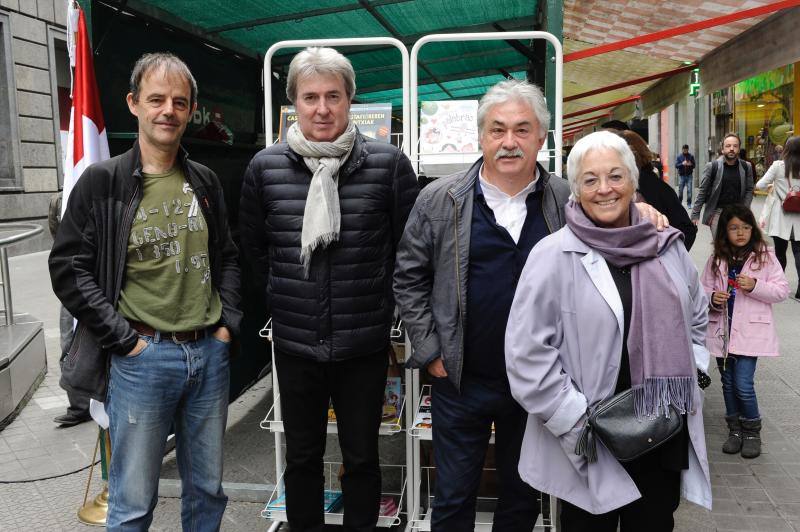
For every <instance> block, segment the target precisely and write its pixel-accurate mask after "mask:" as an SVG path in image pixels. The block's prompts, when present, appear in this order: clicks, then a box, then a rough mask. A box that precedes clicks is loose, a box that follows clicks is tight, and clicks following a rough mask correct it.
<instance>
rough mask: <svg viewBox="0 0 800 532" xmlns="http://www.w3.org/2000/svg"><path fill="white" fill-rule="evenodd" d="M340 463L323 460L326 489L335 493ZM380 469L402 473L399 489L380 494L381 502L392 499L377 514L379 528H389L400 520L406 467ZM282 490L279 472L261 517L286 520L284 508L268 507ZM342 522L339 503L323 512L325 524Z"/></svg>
mask: <svg viewBox="0 0 800 532" xmlns="http://www.w3.org/2000/svg"><path fill="white" fill-rule="evenodd" d="M341 465H342V464H341V463H340V462H325V468H326V470H327V472H326V486H325V488H326V490H328V491H332V492H335V493H340V492H339V491H335V490H333V488H334V487H336V482H334V479H335V478H336V476H337V475H336V473H335V471H338V469H339V466H341ZM381 468H382V469H393V470H398V469H399V470H400V473H401V475H402V483H401V486H400V491H399V492H396V491H388V492H385V493H382V494H381V497H382V499H381V502H382V505H383V502H384V501H386V500H388V499H391V500H392V501H394V504H393V505H392V510H391V511H390V512H387V513H386V514H385V515H384V514H382V515H380V516H378V524H377V526H378V527H379V528H390V527H393V526H397V525H399V524H400V522H401V521H402V519H401V517H400V515H401V514H402V513H404V511H403V501H404V500H405V494H406V486H407V478H406V475H405V472H406V468H405V466H403V465H381ZM282 491H283V473H281V477H280V479H279V481H278V483H277V484H276V487H275V489H274V490H273V491H272V494H270V497H269V500H268V501H267V504H266V505H265V506H264V509H263V510H262V511H261V517H263V518H265V519H270V520H272V521H276V522H284V523H285V522H288V519H287V515H286V510H285V509H283V508H278V509H274V508H270V505H271V504H273V502H274V501H276V500H278V499H279V498H281V497H282V495H283V494H282ZM343 523H344V513H343V511H342V507H341V503H339V504H337V505H335V506H334V508H333V510H331V511H328V512H325V524H326V525H342V524H343Z"/></svg>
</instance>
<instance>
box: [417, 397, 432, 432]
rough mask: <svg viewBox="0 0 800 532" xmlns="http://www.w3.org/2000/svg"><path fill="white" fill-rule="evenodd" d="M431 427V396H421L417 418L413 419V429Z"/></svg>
mask: <svg viewBox="0 0 800 532" xmlns="http://www.w3.org/2000/svg"><path fill="white" fill-rule="evenodd" d="M432 426H433V419H432V418H431V396H430V395H423V396H422V398H421V399H420V400H419V410H417V416H416V417H415V418H414V428H415V429H429V428H431V427H432Z"/></svg>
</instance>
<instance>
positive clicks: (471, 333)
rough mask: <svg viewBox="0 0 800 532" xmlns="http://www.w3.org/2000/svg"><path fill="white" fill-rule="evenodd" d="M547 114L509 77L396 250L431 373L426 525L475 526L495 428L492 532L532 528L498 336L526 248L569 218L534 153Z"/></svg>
mask: <svg viewBox="0 0 800 532" xmlns="http://www.w3.org/2000/svg"><path fill="white" fill-rule="evenodd" d="M549 123H550V113H549V112H548V110H547V106H546V104H545V101H544V97H543V96H542V93H541V91H540V90H539V89H538V88H537V87H536V86H534V85H531V84H529V83H527V82H523V81H516V80H509V81H503V82H500V83H498V84H497V85H495V86H494V87H492V88H491V89H490V90H489V91H488V92H487V93H486V95H485V96H484V97H483V99H482V100H481V103H480V106H479V108H478V130H479V134H480V143H481V147H482V150H483V157H482V158H480V159H479V160H478V161H477V162H476V163H475V164H474V165H473V166H472V167H471V168H470V169H469V170H467V171H466V172H465V173H461V174H456V175H453V176H450V177H447V178H442V179H439V180H437V181H435V182H433V183H432V184H430V185H428V186H427V187H426V188H425V189H423V191H422V192H421V193H420V196H419V198H418V200H417V202H416V204H415V206H414V209H413V211H412V213H411V216H410V218H409V220H408V224H407V225H406V230H405V234H404V235H403V238H402V240H401V242H400V247H399V249H398V252H397V267H396V269H395V277H394V289H395V298H396V301H397V304H398V307H399V309H400V314H401V316H402V318H403V320H404V323H405V324H406V328H407V330H408V333H409V335H410V337H411V342H412V345H413V347H414V354H413V357H412V359H411V361H410V364H411V365H413V366H414V367H419V368H426V369H427V371H428V373H429V374H430V376H431V377H433V400H432V409H433V411H432V415H433V419H434V420H435V422H434V428H433V442H434V459H435V462H436V467H437V475H436V477H437V478H436V480H437V482H436V496H435V498H434V500H433V518H432V530H434V531H436V530H454V531H464V530H472V529H473V528H474V523H475V504H476V495H477V490H478V485H479V482H480V476H481V469H482V466H483V462H484V455H485V453H486V449H487V446H488V444H489V438H490V436H491V427H492V423H494V427H495V446H496V456H497V474H498V489H499V493H498V496H499V500H498V504H497V510H496V512H495V515H494V525H493V528H494V530H502V531H522V530H525V531H530V530H532V529H533V526H534V524H535V522H536V518H537V515H538V512H539V505H538V501H537V498H538V493H537V492H536V491H535V490H534V489H533V488H531V487H530V486H528V485H527V484H525V483H524V482H523V481H522V480H521V479H520V477H519V473H518V472H517V464H518V461H519V454H520V446H521V443H522V437H523V434H524V431H525V422H526V414H525V412H524V411H523V410H522V408H521V407H520V406H519V405H518V404H517V403H516V402H515V401H514V399H513V398H512V397H511V393H510V390H509V385H508V378H507V376H506V371H505V355H504V347H503V342H504V334H505V328H506V320H507V318H508V312H509V309H510V307H511V301H512V299H513V297H514V290H515V288H516V283H517V280H518V279H519V275H520V272H521V271H522V267H523V266H524V264H525V260H526V258H527V256H528V253H529V252H530V250H531V249H532V248H533V246H534V245H535V244H536V242H538V241H539V240H540V239H541V238H543V237H544V236H546V235H548V234H550V233H551V232H553V231H556V230H558V229H559V228H561V226H562V225H563V224H564V213H563V206H564V204H565V203H566V201H567V198H568V196H569V187H568V185H567V182H566V181H564V180H563V179H561V178H559V177H557V176H551V175H550V174H549V173H548V172H547V171H546V170H545V169H544V168H543V167H542V166H541V165H539V164H538V163H537V162H536V158H537V155H538V153H539V150H540V149H541V147H542V145H543V143H544V141H545V139H546V138H547V126H548V124H549Z"/></svg>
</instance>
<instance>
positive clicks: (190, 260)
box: [117, 168, 222, 332]
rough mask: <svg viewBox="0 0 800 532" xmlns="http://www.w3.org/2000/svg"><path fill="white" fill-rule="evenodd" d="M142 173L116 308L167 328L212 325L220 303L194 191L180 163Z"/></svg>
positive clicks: (155, 326) (133, 317) (120, 311)
mask: <svg viewBox="0 0 800 532" xmlns="http://www.w3.org/2000/svg"><path fill="white" fill-rule="evenodd" d="M142 175H143V182H144V191H143V197H142V202H141V203H140V204H139V209H138V210H137V211H136V217H135V219H134V221H133V227H132V228H131V236H130V239H129V240H128V260H127V264H126V270H125V281H124V283H123V288H122V292H121V293H120V298H119V305H118V307H117V310H118V311H119V313H120V314H122V315H123V316H124V317H126V318H128V319H131V320H135V321H140V322H142V323H146V324H147V325H149V326H150V327H153V328H154V329H157V330H159V331H165V332H176V331H191V330H194V329H201V328H203V327H208V326H210V325H213V324H215V323H217V322H218V321H219V318H220V316H221V315H222V302H221V301H220V299H219V293H218V292H217V291H216V290H215V289H214V287H213V286H211V259H210V258H209V256H208V227H207V225H206V221H205V218H204V217H203V213H202V211H201V210H200V205H199V203H198V201H197V198H196V197H195V195H194V191H193V190H192V188H191V186H189V184H188V183H187V182H186V178H185V177H184V175H183V171H181V170H180V169H179V168H174V169H172V170H170V171H169V172H167V173H166V174H142Z"/></svg>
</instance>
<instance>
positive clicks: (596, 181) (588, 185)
mask: <svg viewBox="0 0 800 532" xmlns="http://www.w3.org/2000/svg"><path fill="white" fill-rule="evenodd" d="M605 180H606V183H607V184H608V186H609V187H611V188H615V189H616V188H622V187H624V186H625V185H627V184H628V178H627V177H626V176H624V175H622V174H609V175H608V176H606V177H605ZM600 182H601V178H599V177H596V176H588V177H586V178H584V179H583V181H581V190H583V191H585V192H594V191H595V190H597V189H599V188H600Z"/></svg>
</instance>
